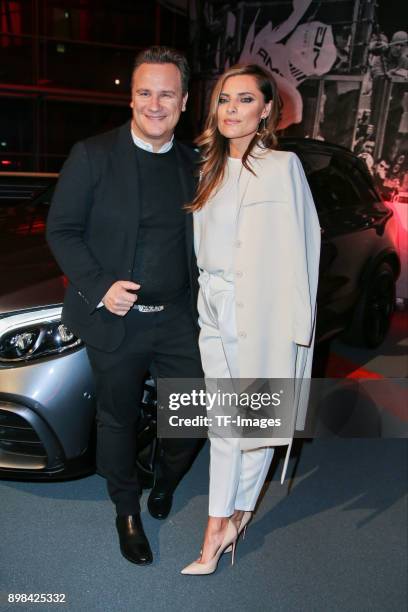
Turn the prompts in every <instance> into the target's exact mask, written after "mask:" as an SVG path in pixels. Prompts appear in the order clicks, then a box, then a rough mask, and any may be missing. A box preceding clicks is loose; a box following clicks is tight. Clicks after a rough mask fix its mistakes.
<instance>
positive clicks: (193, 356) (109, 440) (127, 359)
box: [87, 296, 203, 515]
mask: <svg viewBox="0 0 408 612" xmlns="http://www.w3.org/2000/svg"><path fill="white" fill-rule="evenodd" d="M104 316H112V315H110V313H108V312H105V313H104ZM124 323H125V327H126V334H125V339H124V341H123V342H122V344H121V345H120V346H119V348H118V349H117V350H115V351H113V352H111V353H107V352H104V351H99V350H97V349H95V348H92V347H89V346H88V347H87V352H88V356H89V360H90V363H91V366H92V370H93V373H94V377H95V383H96V393H97V403H98V408H97V469H98V472H99V473H100V474H101V475H103V476H105V478H106V479H107V484H108V491H109V495H110V497H111V499H112V501H113V503H114V504H115V505H116V510H117V513H118V515H123V514H136V513H137V512H139V511H140V505H139V494H140V492H141V487H140V483H139V481H138V477H137V473H136V469H135V462H136V452H137V449H136V426H137V422H138V419H139V416H140V401H141V398H142V393H143V383H144V379H145V376H146V372H147V371H148V370H150V371H153V372H154V373H155V375H156V376H157V377H158V378H202V377H203V371H202V368H201V360H200V354H199V350H198V330H197V328H196V325H195V324H194V321H193V317H192V314H191V306H190V300H189V297H188V296H186V297H185V298H183V299H182V300H179V301H178V302H177V303H176V304H171V305H167V306H166V307H165V309H164V310H163V311H161V312H139V311H138V310H135V309H132V310H131V311H129V313H128V314H127V315H126V316H125V318H124ZM200 448H201V441H199V440H197V439H163V440H162V450H161V453H160V458H159V465H158V466H157V467H158V470H159V474H160V479H162V480H164V481H165V482H166V483H167V485H168V486H169V489H172V488H175V487H176V486H177V483H178V481H179V480H180V479H181V478H182V476H183V475H184V473H185V472H186V471H187V469H188V468H189V466H190V465H191V462H192V461H193V459H194V457H195V455H196V453H197V452H198V450H199V449H200Z"/></svg>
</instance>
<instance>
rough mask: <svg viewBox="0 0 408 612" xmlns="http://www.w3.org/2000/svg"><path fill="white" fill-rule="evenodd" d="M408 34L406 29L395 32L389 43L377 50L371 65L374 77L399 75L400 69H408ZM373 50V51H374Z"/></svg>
mask: <svg viewBox="0 0 408 612" xmlns="http://www.w3.org/2000/svg"><path fill="white" fill-rule="evenodd" d="M407 48H408V34H407V32H404V31H402V30H401V31H399V32H395V33H394V34H393V36H392V38H391V42H390V43H389V44H388V45H385V46H383V47H382V48H380V49H379V51H378V52H377V55H376V57H375V59H374V61H373V64H372V67H371V76H372V78H373V79H376V78H378V77H384V76H390V77H391V76H393V75H397V76H398V73H399V71H401V70H402V71H404V70H408V57H407V55H406V52H407ZM372 52H373V51H372Z"/></svg>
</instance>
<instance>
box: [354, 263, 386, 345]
mask: <svg viewBox="0 0 408 612" xmlns="http://www.w3.org/2000/svg"><path fill="white" fill-rule="evenodd" d="M394 306H395V276H394V272H393V270H392V268H391V266H390V265H389V264H388V263H386V262H383V263H382V264H380V265H379V266H378V268H376V269H375V270H374V272H373V273H372V274H371V276H370V278H369V280H368V282H367V284H366V286H365V289H364V291H363V294H362V295H361V297H360V300H359V302H358V304H357V307H356V310H355V312H354V316H353V319H352V322H351V325H350V327H349V328H348V330H347V331H346V333H345V334H344V337H343V339H344V340H345V341H346V342H347V343H348V344H352V345H353V346H361V347H365V348H376V347H377V346H379V345H380V344H381V343H382V342H383V341H384V338H385V336H386V335H387V332H388V329H389V327H390V323H391V316H392V313H393V311H394Z"/></svg>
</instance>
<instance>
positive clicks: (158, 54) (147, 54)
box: [132, 46, 190, 94]
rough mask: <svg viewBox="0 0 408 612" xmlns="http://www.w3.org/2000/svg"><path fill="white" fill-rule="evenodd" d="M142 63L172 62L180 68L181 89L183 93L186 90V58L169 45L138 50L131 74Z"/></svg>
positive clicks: (187, 77) (187, 75) (187, 68)
mask: <svg viewBox="0 0 408 612" xmlns="http://www.w3.org/2000/svg"><path fill="white" fill-rule="evenodd" d="M142 64H174V65H175V66H176V67H177V68H178V69H179V70H180V76H181V89H182V92H183V94H186V93H187V91H188V81H189V79H190V67H189V65H188V62H187V58H186V57H185V55H183V53H181V52H180V51H177V50H176V49H172V48H171V47H159V46H154V47H148V48H147V49H144V50H143V51H140V53H138V54H137V55H136V58H135V63H134V65H133V72H132V80H133V74H134V72H135V70H136V69H137V68H139V66H141V65H142Z"/></svg>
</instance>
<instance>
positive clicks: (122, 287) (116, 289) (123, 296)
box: [102, 281, 140, 317]
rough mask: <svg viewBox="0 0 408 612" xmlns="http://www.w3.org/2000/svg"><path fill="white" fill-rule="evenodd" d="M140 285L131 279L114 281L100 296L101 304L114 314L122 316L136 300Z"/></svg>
mask: <svg viewBox="0 0 408 612" xmlns="http://www.w3.org/2000/svg"><path fill="white" fill-rule="evenodd" d="M137 289H140V285H138V284H137V283H132V282H131V281H116V283H113V285H112V287H111V288H110V289H109V290H108V291H107V292H106V294H105V295H104V296H103V298H102V302H103V305H104V306H105V308H106V309H107V310H109V311H110V312H113V314H115V315H119V316H120V317H124V316H125V314H127V313H128V312H129V310H130V309H131V308H132V306H133V304H134V303H135V302H136V300H137V295H136V293H131V292H132V291H137Z"/></svg>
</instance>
